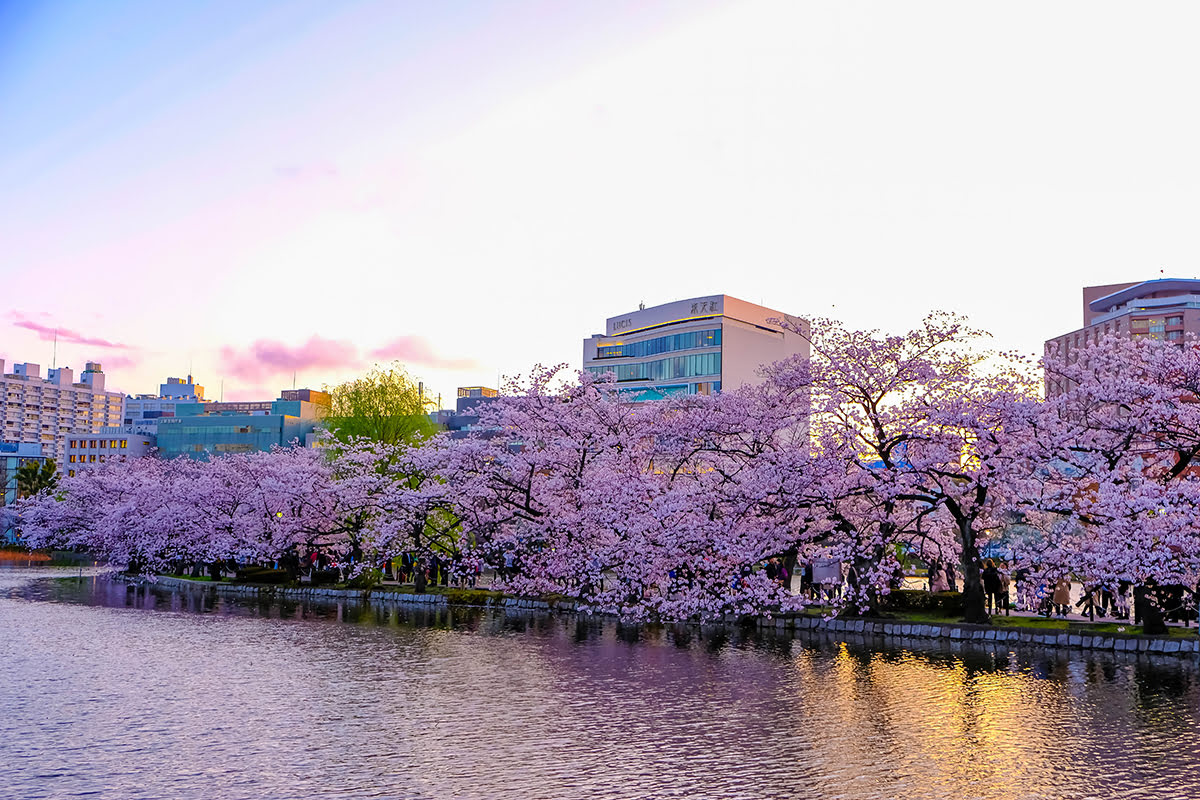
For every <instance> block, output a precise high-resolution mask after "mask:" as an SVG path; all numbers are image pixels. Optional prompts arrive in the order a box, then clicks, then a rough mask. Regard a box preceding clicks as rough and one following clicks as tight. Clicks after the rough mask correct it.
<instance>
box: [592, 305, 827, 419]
mask: <svg viewBox="0 0 1200 800" xmlns="http://www.w3.org/2000/svg"><path fill="white" fill-rule="evenodd" d="M773 319H776V320H777V319H788V320H790V321H791V322H793V323H795V324H797V325H803V324H804V323H803V321H801V320H799V319H798V318H796V317H792V316H790V315H786V314H784V313H782V312H780V311H775V310H773V309H770V308H766V307H765V306H760V305H756V304H754V303H748V302H746V301H744V300H739V299H737V298H735V297H729V296H728V295H709V296H705V297H696V298H690V299H687V300H677V301H674V302H671V303H665V304H663V305H660V306H655V307H653V308H640V309H638V310H637V311H633V312H629V313H627V314H622V315H619V316H616V317H610V318H609V319H608V320H607V321H606V323H605V333H603V334H596V335H594V336H591V337H589V338H588V339H585V340H584V342H583V366H584V368H585V369H589V370H591V371H593V372H596V373H600V372H602V371H606V370H611V371H613V372H615V373H617V381H618V383H619V384H621V385H622V386H623V387H626V386H627V387H628V388H629V394H628V396H629V397H630V399H631V400H634V401H638V400H643V399H657V398H658V397H662V396H670V395H673V394H678V393H693V394H694V393H708V392H709V391H719V390H722V389H724V390H729V389H734V388H737V387H739V386H741V385H743V384H747V383H756V382H758V381H759V380H761V376H760V374H759V370H760V369H761V367H762V366H764V365H766V364H770V363H772V362H774V361H778V360H780V359H783V358H788V357H790V356H793V355H802V356H804V357H807V355H808V342H807V341H806V340H805V339H804V338H803V337H802V336H800V335H798V334H795V333H792V332H790V331H785V330H784V329H783V328H782V327H781V326H780V325H779V323H777V322H772V321H771V320H773ZM683 334H698V337H697V339H695V340H690V339H687V338H686V337H682V336H681V335H683ZM677 336H681V339H672V340H670V341H671V342H672V344H671V348H674V346H675V345H674V342H678V341H680V340H682V341H685V342H688V344H687V345H686V346H683V347H682V348H681V349H668V350H667V351H666V352H653V353H647V352H643V349H644V347H643V349H639V348H638V345H643V346H648V345H647V343H650V342H652V341H654V340H660V339H662V340H665V337H677ZM622 351H627V352H625V353H622ZM643 365H644V366H643Z"/></svg>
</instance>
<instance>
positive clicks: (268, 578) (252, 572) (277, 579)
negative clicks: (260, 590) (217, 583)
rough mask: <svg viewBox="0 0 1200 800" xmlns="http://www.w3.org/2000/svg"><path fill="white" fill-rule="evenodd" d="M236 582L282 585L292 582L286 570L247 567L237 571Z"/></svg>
mask: <svg viewBox="0 0 1200 800" xmlns="http://www.w3.org/2000/svg"><path fill="white" fill-rule="evenodd" d="M236 580H237V581H238V583H270V584H280V583H287V582H288V581H290V580H291V576H290V575H288V573H287V570H285V569H271V568H269V567H259V566H253V565H247V566H245V567H242V568H241V569H239V570H238V571H237V577H236Z"/></svg>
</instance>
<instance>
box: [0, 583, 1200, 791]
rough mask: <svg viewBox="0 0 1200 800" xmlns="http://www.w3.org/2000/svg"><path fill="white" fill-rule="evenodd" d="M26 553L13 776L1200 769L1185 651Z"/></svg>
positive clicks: (1105, 781) (644, 787)
mask: <svg viewBox="0 0 1200 800" xmlns="http://www.w3.org/2000/svg"><path fill="white" fill-rule="evenodd" d="M31 574H32V575H45V574H47V571H46V570H38V571H33V572H30V571H28V570H27V571H25V572H24V573H22V572H20V571H15V572H14V571H6V570H0V598H3V599H0V630H3V631H4V632H5V636H4V637H3V638H2V639H0V664H4V665H5V669H6V673H7V675H6V677H7V679H6V680H5V681H3V682H0V704H2V705H0V707H3V708H4V709H5V710H6V713H5V714H4V715H2V716H0V756H2V757H3V760H4V763H5V764H6V765H8V769H7V771H6V772H5V773H3V776H2V777H0V796H2V797H31V798H32V797H59V796H66V795H69V794H72V793H77V792H85V791H95V792H99V795H100V796H102V797H121V798H141V797H179V798H192V797H221V798H224V797H231V798H235V797H236V798H240V797H281V798H282V797H406V798H441V797H531V798H573V797H589V798H590V797H600V798H625V797H721V798H725V797H782V798H808V797H821V798H830V797H833V798H838V797H840V798H884V797H896V796H904V797H913V798H942V797H954V798H967V797H986V798H1025V797H1055V798H1059V797H1065V798H1082V797H1096V796H1100V797H1113V796H1121V797H1155V798H1158V797H1175V796H1181V797H1194V796H1198V795H1200V778H1197V777H1196V773H1197V767H1198V766H1200V751H1198V749H1197V746H1196V744H1195V742H1196V738H1195V733H1194V732H1195V730H1196V726H1197V722H1198V717H1200V712H1198V710H1197V709H1198V708H1200V703H1198V702H1197V701H1198V700H1200V697H1198V694H1200V692H1198V689H1197V671H1196V667H1195V664H1194V662H1192V661H1185V660H1181V659H1177V658H1170V659H1167V658H1148V657H1146V656H1141V657H1137V656H1117V655H1114V654H1081V653H1075V654H1072V655H1070V656H1067V655H1064V654H1061V653H1058V652H1054V651H1047V650H1041V649H1033V648H1015V649H1009V648H1008V647H1005V646H997V645H995V644H992V645H989V646H972V645H970V644H965V645H964V644H961V643H956V646H954V647H945V648H943V647H940V646H935V645H933V644H931V643H928V642H920V641H917V640H914V641H911V642H903V641H899V642H898V641H895V640H892V641H888V642H883V641H878V640H877V641H870V640H858V641H855V640H847V639H845V638H844V637H840V638H839V637H835V636H831V635H827V634H816V635H812V636H810V637H806V638H803V639H796V640H793V639H791V638H788V637H781V636H775V635H774V634H773V632H763V631H758V630H754V629H748V630H745V629H744V630H737V629H734V630H730V629H725V628H694V627H690V626H667V627H637V626H621V625H616V624H613V623H609V622H604V621H600V620H596V619H588V618H575V617H541V616H531V615H505V614H500V613H494V612H483V611H479V610H446V609H419V610H414V609H408V608H404V607H399V606H395V605H371V604H367V605H363V604H354V603H350V604H347V603H343V604H341V605H331V606H319V605H313V604H310V603H304V602H294V601H283V602H267V601H260V600H257V599H254V600H240V599H230V598H227V597H224V596H219V595H216V594H215V593H213V592H203V591H175V592H172V591H163V590H159V589H155V588H153V587H145V586H142V587H130V586H126V585H124V584H121V583H116V582H113V581H109V580H107V579H104V578H102V577H87V578H84V579H83V580H75V581H71V580H65V581H38V582H35V583H29V582H27V578H28V577H29V576H30V575H31ZM60 574H61V573H60ZM5 781H7V782H8V784H9V785H5Z"/></svg>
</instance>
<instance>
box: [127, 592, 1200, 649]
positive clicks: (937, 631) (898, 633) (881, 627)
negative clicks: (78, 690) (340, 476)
mask: <svg viewBox="0 0 1200 800" xmlns="http://www.w3.org/2000/svg"><path fill="white" fill-rule="evenodd" d="M115 577H117V578H118V579H120V580H123V581H126V582H127V583H148V584H153V585H156V586H159V587H161V588H164V589H174V588H183V589H205V590H209V591H215V592H216V593H217V594H226V595H236V596H241V597H247V596H265V597H270V598H273V599H274V598H286V599H294V600H309V601H313V602H339V601H340V602H347V603H367V602H382V603H391V604H395V605H403V606H412V607H414V608H492V609H498V610H503V611H517V612H526V613H542V614H586V615H588V616H596V617H612V618H614V619H615V618H616V617H615V616H613V615H609V614H597V613H592V612H587V611H580V610H579V609H578V608H577V607H576V604H575V601H573V600H571V599H569V598H561V599H551V600H546V599H540V598H532V597H511V596H497V597H495V598H494V601H493V602H487V603H468V602H457V601H456V600H455V598H453V597H449V596H447V595H444V594H439V593H434V592H428V593H425V594H411V593H406V592H397V591H392V590H390V589H388V588H386V587H385V588H382V589H380V588H377V589H373V590H372V589H337V588H332V587H328V588H326V587H311V588H307V587H287V586H265V585H255V584H238V583H212V582H206V581H193V580H188V579H186V578H173V577H168V576H165V575H160V576H156V577H155V578H154V580H147V579H146V578H144V577H143V576H137V575H125V574H122V573H118V574H117V575H116V576H115ZM463 593H464V594H476V595H477V594H480V593H479V592H473V591H471V590H464V591H463ZM714 624H715V625H727V626H744V625H751V626H755V627H758V628H764V629H774V630H776V631H777V632H779V633H789V632H793V633H794V632H802V631H809V632H813V633H842V634H853V635H858V636H864V637H866V636H885V637H897V638H911V639H930V640H943V641H946V642H950V643H954V642H959V643H963V642H977V643H983V644H1010V645H1016V644H1023V645H1030V646H1035V647H1052V648H1059V649H1068V650H1099V651H1107V652H1116V653H1152V654H1157V655H1172V654H1173V655H1178V656H1189V657H1192V658H1200V638H1196V639H1192V638H1188V639H1181V638H1174V637H1169V636H1147V635H1145V634H1140V633H1103V634H1094V633H1086V632H1081V631H1052V632H1045V631H1043V630H1041V629H1038V628H1024V627H1020V626H1005V627H1004V628H997V627H993V626H991V625H972V624H969V623H965V622H939V623H925V622H904V621H895V620H880V619H844V618H837V617H834V618H826V617H822V616H816V615H812V614H804V613H787V614H777V615H774V616H771V617H739V616H737V615H736V614H727V615H725V617H724V618H722V619H721V620H715V621H713V622H708V623H704V625H714Z"/></svg>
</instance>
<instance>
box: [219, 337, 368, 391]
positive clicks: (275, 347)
mask: <svg viewBox="0 0 1200 800" xmlns="http://www.w3.org/2000/svg"><path fill="white" fill-rule="evenodd" d="M221 358H222V359H223V360H224V362H225V369H226V371H227V372H228V374H230V375H233V376H234V377H237V378H241V379H242V380H245V381H252V382H258V381H259V380H261V379H263V378H266V377H268V376H271V375H280V374H286V373H289V372H305V371H307V370H312V369H338V368H344V367H346V366H353V365H356V364H357V363H358V350H357V348H355V346H354V345H352V344H350V343H349V342H344V341H339V340H336V339H322V338H321V337H320V336H313V337H311V338H310V339H309V340H308V341H307V342H305V343H304V344H302V345H299V346H298V347H288V346H287V345H285V344H284V343H283V342H277V341H273V340H270V339H259V340H258V341H256V342H254V343H252V344H251V345H250V347H249V349H248V350H247V351H246V352H238V351H237V350H236V349H235V348H233V347H222V348H221Z"/></svg>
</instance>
